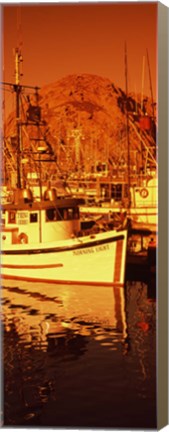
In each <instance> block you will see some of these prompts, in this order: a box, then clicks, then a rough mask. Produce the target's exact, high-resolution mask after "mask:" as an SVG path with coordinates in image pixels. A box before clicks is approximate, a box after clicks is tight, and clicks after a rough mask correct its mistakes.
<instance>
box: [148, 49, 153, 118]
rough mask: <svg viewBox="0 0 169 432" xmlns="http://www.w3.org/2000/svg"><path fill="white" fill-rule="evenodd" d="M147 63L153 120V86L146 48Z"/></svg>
mask: <svg viewBox="0 0 169 432" xmlns="http://www.w3.org/2000/svg"><path fill="white" fill-rule="evenodd" d="M147 63H148V70H149V80H150V92H151V104H152V114H153V120H154V100H153V87H152V79H151V71H150V61H149V55H148V50H147Z"/></svg>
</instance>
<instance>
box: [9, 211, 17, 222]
mask: <svg viewBox="0 0 169 432" xmlns="http://www.w3.org/2000/svg"><path fill="white" fill-rule="evenodd" d="M8 223H9V224H15V223H16V212H15V211H10V212H9V214H8Z"/></svg>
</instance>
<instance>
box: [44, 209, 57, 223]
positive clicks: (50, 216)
mask: <svg viewBox="0 0 169 432" xmlns="http://www.w3.org/2000/svg"><path fill="white" fill-rule="evenodd" d="M56 220H57V214H56V209H54V208H51V209H47V210H46V222H51V221H56Z"/></svg>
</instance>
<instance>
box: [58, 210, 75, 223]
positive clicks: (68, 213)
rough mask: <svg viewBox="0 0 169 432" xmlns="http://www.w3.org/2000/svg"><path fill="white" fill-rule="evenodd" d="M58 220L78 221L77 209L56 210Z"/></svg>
mask: <svg viewBox="0 0 169 432" xmlns="http://www.w3.org/2000/svg"><path fill="white" fill-rule="evenodd" d="M57 218H58V220H73V219H79V209H78V208H59V209H57Z"/></svg>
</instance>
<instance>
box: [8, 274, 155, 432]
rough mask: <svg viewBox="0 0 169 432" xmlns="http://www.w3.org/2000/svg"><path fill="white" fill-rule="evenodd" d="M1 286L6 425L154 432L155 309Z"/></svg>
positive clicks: (127, 298) (136, 299)
mask: <svg viewBox="0 0 169 432" xmlns="http://www.w3.org/2000/svg"><path fill="white" fill-rule="evenodd" d="M55 288H56V289H54V286H52V287H51V285H46V284H38V283H37V284H32V283H30V284H28V283H24V282H22V284H21V283H20V285H19V284H18V283H17V284H16V282H14V281H13V282H12V281H10V286H9V284H8V281H6V282H5V286H4V288H3V299H2V303H3V325H4V333H3V347H4V424H5V425H6V426H14V425H15V426H33V425H35V426H55V427H57V426H58V427H72V428H73V427H102V428H104V427H110V428H116V427H125V428H126V427H131V428H132V427H133V428H144V427H145V428H148V427H150V428H155V427H156V406H155V399H156V393H155V388H156V364H155V358H156V352H155V347H156V303H155V301H154V300H155V299H153V298H148V286H147V284H145V283H144V282H127V284H126V287H125V288H122V287H121V288H117V287H116V288H115V287H114V288H110V287H109V288H105V287H104V288H102V287H89V286H88V287H85V286H79V287H78V286H71V287H70V286H69V287H68V286H67V285H65V286H64V285H62V286H59V285H57V286H56V287H55Z"/></svg>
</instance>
